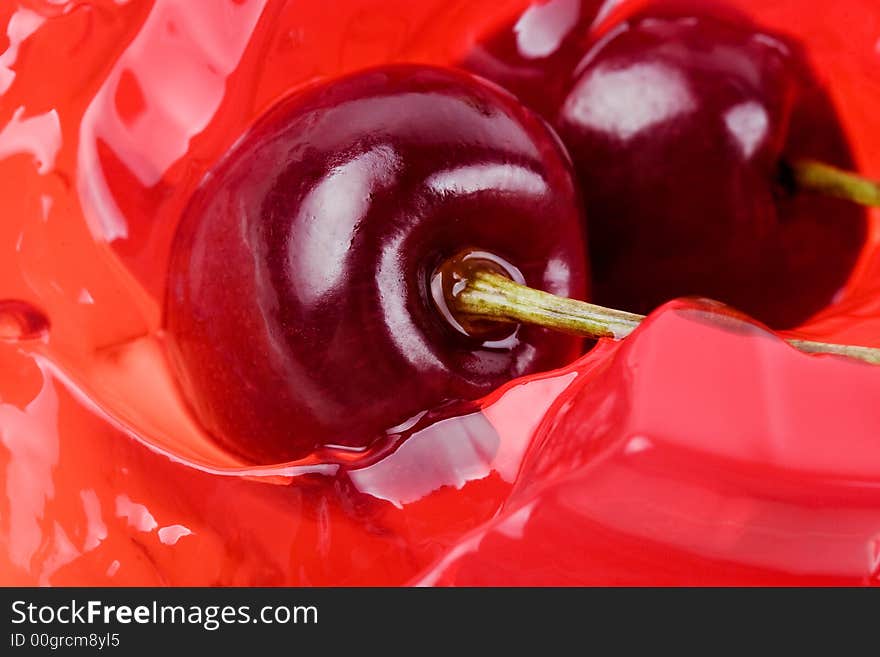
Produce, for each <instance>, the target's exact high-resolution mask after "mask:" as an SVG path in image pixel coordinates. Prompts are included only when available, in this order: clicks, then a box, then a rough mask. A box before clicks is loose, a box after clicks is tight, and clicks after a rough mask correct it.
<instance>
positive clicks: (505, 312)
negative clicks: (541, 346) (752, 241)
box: [446, 263, 880, 365]
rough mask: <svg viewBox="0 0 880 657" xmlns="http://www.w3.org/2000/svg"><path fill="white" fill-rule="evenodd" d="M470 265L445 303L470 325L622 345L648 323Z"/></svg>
mask: <svg viewBox="0 0 880 657" xmlns="http://www.w3.org/2000/svg"><path fill="white" fill-rule="evenodd" d="M474 264H475V263H472V264H471V265H470V266H468V267H455V264H454V263H448V264H447V265H446V266H447V267H449V268H450V269H455V276H456V281H457V285H456V289H455V293H454V294H453V295H451V298H448V299H447V303H448V304H449V305H450V306H451V310H452V311H453V313H454V314H455V315H456V316H458V317H460V318H462V319H465V321H464V322H462V324H466V323H467V321H468V320H478V321H492V322H503V323H525V324H533V325H537V326H542V327H544V328H548V329H554V330H557V331H562V332H565V333H570V334H573V335H579V336H582V337H585V338H593V339H598V338H613V339H615V340H621V339H623V338H625V337H627V336H628V335H629V334H630V333H632V332H633V331H634V330H635V329H636V328H637V327H638V326H639V324H640V323H641V322H642V320H644V319H645V317H644V315H636V314H633V313H627V312H623V311H621V310H613V309H611V308H604V307H602V306H597V305H595V304H592V303H587V302H585V301H577V300H575V299H566V298H564V297H559V296H556V295H554V294H550V293H548V292H543V291H541V290H536V289H534V288H531V287H527V286H525V285H520V284H519V283H516V282H514V281H512V280H511V279H510V278H508V277H506V276H504V275H501V274H498V273H497V272H496V271H493V270H492V269H489V268H480V267H479V266H474ZM787 342H788V343H789V344H790V345H791V346H793V347H794V348H796V349H799V350H800V351H803V352H806V353H810V354H835V355H838V356H847V357H849V358H855V359H858V360H862V361H865V362H867V363H872V364H874V365H880V349H873V348H871V347H859V346H852V345H840V344H829V343H825V342H812V341H809V340H787Z"/></svg>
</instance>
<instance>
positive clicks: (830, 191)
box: [788, 159, 880, 207]
mask: <svg viewBox="0 0 880 657" xmlns="http://www.w3.org/2000/svg"><path fill="white" fill-rule="evenodd" d="M788 166H789V168H790V173H791V176H792V182H793V183H794V185H795V188H796V189H802V190H806V191H811V192H816V193H818V194H824V195H825V196H833V197H835V198H840V199H843V200H845V201H851V202H853V203H858V204H860V205H866V206H869V207H880V182H877V181H875V180H870V179H868V178H865V177H864V176H860V175H858V174H855V173H853V172H852V171H846V170H845V169H839V168H837V167H835V166H832V165H830V164H825V163H824V162H817V161H816V160H808V159H803V160H794V161H793V162H790V163H789V165H788Z"/></svg>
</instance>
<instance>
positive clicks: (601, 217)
mask: <svg viewBox="0 0 880 657" xmlns="http://www.w3.org/2000/svg"><path fill="white" fill-rule="evenodd" d="M553 123H554V125H555V126H556V127H557V129H558V131H559V134H560V136H561V137H562V139H563V141H564V143H565V144H566V146H567V147H568V149H569V152H570V153H571V156H572V158H573V160H574V162H575V166H576V169H577V172H578V177H579V181H580V184H581V188H582V190H583V193H584V198H585V205H586V208H587V211H588V219H589V228H590V249H591V256H592V264H593V276H594V279H593V280H594V285H595V292H594V297H595V300H596V301H597V302H598V303H600V304H604V305H611V306H614V307H618V308H623V309H626V310H630V311H633V312H643V313H644V312H648V311H650V310H652V309H653V308H655V307H656V306H658V305H659V304H661V303H663V302H665V301H667V300H669V299H671V298H674V297H678V296H685V295H701V296H707V297H712V298H715V299H719V300H721V301H724V302H726V303H728V304H730V305H733V306H735V307H737V308H740V309H741V310H744V311H746V312H748V313H749V314H751V315H753V316H755V317H756V318H758V319H760V320H762V321H764V322H766V323H768V324H770V325H771V326H774V327H778V328H783V327H790V326H794V325H797V324H798V323H800V322H802V321H803V320H805V319H806V318H807V317H809V316H810V315H811V314H813V313H815V312H817V311H818V310H820V309H821V308H822V307H824V306H825V305H827V304H828V303H829V302H831V301H832V299H833V298H834V296H835V294H836V293H837V292H838V290H839V289H840V288H841V287H842V286H843V285H844V283H845V281H846V280H847V277H848V276H849V274H850V272H851V269H852V267H853V265H854V262H855V260H856V258H857V256H858V253H859V251H860V248H861V246H862V243H863V239H864V236H865V222H864V217H865V214H864V211H863V210H861V209H859V208H857V207H855V206H853V205H850V204H848V203H847V202H845V201H839V200H832V199H828V198H822V197H819V196H816V195H810V194H806V193H794V194H792V193H789V191H790V190H786V188H785V184H784V182H785V180H784V178H785V176H784V175H781V174H780V172H781V171H783V172H784V162H785V161H786V160H791V159H792V158H798V157H811V158H815V159H819V160H823V161H825V162H828V163H831V164H835V165H838V166H841V167H844V168H852V164H853V163H852V159H851V157H850V154H849V150H848V148H847V145H846V140H845V138H844V135H843V134H842V131H841V128H840V126H839V123H838V121H837V119H836V116H835V113H834V109H833V107H832V104H831V103H830V101H829V100H828V97H827V95H826V94H825V93H824V92H823V91H822V89H821V88H820V86H819V85H818V84H817V83H816V81H815V79H814V78H813V76H812V75H811V73H810V71H809V68H808V66H807V65H806V64H805V58H804V56H803V54H802V53H801V52H800V51H799V50H798V48H797V47H796V46H795V45H793V44H791V43H788V42H786V41H784V40H782V39H780V38H778V37H776V36H773V35H771V34H766V33H763V32H760V31H757V30H755V29H754V28H752V27H750V26H747V25H745V24H733V23H730V22H727V21H722V20H717V19H714V18H710V17H700V18H697V17H689V16H688V17H662V18H661V17H653V18H652V17H643V18H640V19H637V20H633V21H631V22H628V23H625V24H622V25H619V26H617V27H616V28H614V29H613V30H612V32H611V33H610V34H609V35H607V36H606V37H605V38H604V39H603V40H602V41H600V42H599V43H598V44H597V45H596V47H595V48H594V49H593V50H592V51H591V52H589V53H588V54H587V55H586V56H585V58H584V59H583V61H582V62H581V64H580V65H579V67H578V69H577V70H576V71H575V74H574V75H573V78H572V81H571V82H570V86H569V92H568V94H567V96H566V97H565V99H564V100H563V101H562V103H561V106H560V107H559V109H558V112H557V114H556V116H555V117H553Z"/></svg>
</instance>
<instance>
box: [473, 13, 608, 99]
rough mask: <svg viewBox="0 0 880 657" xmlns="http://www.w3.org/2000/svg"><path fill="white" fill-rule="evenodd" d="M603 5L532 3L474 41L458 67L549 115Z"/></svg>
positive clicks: (565, 84) (565, 89)
mask: <svg viewBox="0 0 880 657" xmlns="http://www.w3.org/2000/svg"><path fill="white" fill-rule="evenodd" d="M603 3H604V0H549V2H535V3H533V4H531V5H529V7H528V8H526V10H525V11H524V12H523V13H522V14H520V15H519V16H517V18H516V20H514V21H513V22H512V23H511V24H509V25H507V26H505V27H504V28H503V29H501V30H499V31H498V32H497V33H494V34H492V35H491V36H489V37H488V38H487V39H485V40H482V41H480V42H479V43H477V44H476V45H475V46H474V48H473V50H472V51H471V52H470V53H468V55H467V57H466V58H465V59H464V61H463V62H462V65H463V66H464V67H465V68H466V69H468V70H469V71H473V72H474V73H476V74H478V75H480V76H482V77H484V78H486V79H489V80H492V81H493V82H495V83H497V84H500V85H501V86H502V87H504V88H505V89H507V90H508V91H510V92H511V93H513V94H514V95H515V96H516V97H517V98H519V99H520V100H521V101H522V102H523V103H525V104H526V105H527V106H529V107H530V108H532V109H533V110H535V111H537V112H538V113H540V114H543V115H545V116H548V117H552V116H553V115H555V113H556V111H557V109H558V107H559V105H560V103H561V101H562V99H563V98H565V95H566V93H567V91H568V85H569V83H570V81H571V75H572V71H574V70H575V68H576V67H577V64H578V62H579V61H580V60H581V59H582V58H583V56H584V53H585V52H586V50H587V48H588V47H589V45H590V27H591V25H592V24H593V22H594V21H596V20H597V16H598V14H599V11H600V9H601V8H602V6H603Z"/></svg>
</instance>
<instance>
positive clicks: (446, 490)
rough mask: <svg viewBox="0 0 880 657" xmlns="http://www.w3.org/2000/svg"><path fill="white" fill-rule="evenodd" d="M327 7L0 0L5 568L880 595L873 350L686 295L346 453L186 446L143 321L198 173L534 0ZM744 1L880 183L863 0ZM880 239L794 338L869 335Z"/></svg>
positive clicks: (242, 581)
mask: <svg viewBox="0 0 880 657" xmlns="http://www.w3.org/2000/svg"><path fill="white" fill-rule="evenodd" d="M556 1H557V2H560V1H562V0H556ZM325 4H326V3H324V4H322V3H318V2H295V3H279V2H265V1H259V2H254V1H238V2H232V1H229V2H222V3H221V4H220V5H218V3H217V2H215V1H214V0H210V1H209V0H204V1H200V2H186V3H183V2H176V1H172V0H156V1H155V2H148V1H143V2H141V1H138V0H132V1H130V2H123V3H120V2H114V1H110V0H106V1H104V2H98V1H94V2H75V1H74V2H68V3H67V4H61V3H57V2H49V1H40V0H29V1H27V2H20V3H19V2H9V3H5V4H4V5H3V6H2V8H0V26H5V29H0V199H2V204H3V221H2V222H0V327H2V329H0V473H2V474H0V482H2V484H3V488H2V493H0V583H2V584H9V585H11V584H56V585H60V584H143V585H149V584H173V585H182V584H223V585H250V584H264V585H274V584H404V583H426V584H433V583H439V584H484V583H493V584H584V583H602V584H611V583H626V584H709V583H711V584H724V583H739V584H753V583H762V584H832V583H836V584H877V583H880V438H878V437H880V406H878V404H877V399H878V396H880V369H877V368H874V367H871V366H868V365H864V364H861V363H857V362H851V361H846V360H842V359H839V358H836V357H821V356H816V357H814V356H807V355H803V354H800V353H799V352H796V351H794V350H793V349H791V348H790V347H788V346H787V345H786V344H785V343H784V342H782V341H781V340H779V339H778V338H776V337H774V336H772V335H771V334H769V333H767V332H765V331H763V330H762V329H760V328H758V327H755V326H753V325H751V324H749V323H746V322H740V321H734V320H729V319H723V318H721V317H719V316H717V315H715V314H713V313H711V312H707V310H706V309H705V308H704V307H702V306H700V305H699V304H695V303H690V304H686V303H676V304H672V305H670V306H667V307H665V308H664V309H662V310H660V311H659V312H658V313H656V314H655V315H653V316H652V319H651V320H650V322H649V323H648V325H647V326H645V327H643V328H642V329H640V330H639V331H638V332H637V333H636V334H635V335H634V336H633V337H631V338H629V339H627V341H626V342H625V343H622V344H620V345H617V344H613V343H602V344H600V345H599V346H598V347H597V348H596V349H594V350H593V351H592V352H591V353H590V354H588V355H587V356H585V357H584V358H583V359H582V360H581V361H579V362H577V363H575V364H573V365H572V366H571V367H570V368H569V369H566V370H563V371H558V372H553V373H549V374H547V375H545V376H539V377H535V378H533V379H531V380H523V381H516V382H513V383H511V384H510V385H508V386H506V387H505V388H504V389H502V390H499V391H497V392H496V393H494V394H493V395H491V396H490V397H489V398H488V399H486V400H484V401H483V402H481V403H478V404H475V405H473V406H472V407H467V408H457V409H441V410H440V411H436V412H434V413H432V414H430V415H429V416H425V417H422V418H417V419H416V420H415V424H414V426H412V427H409V428H404V429H401V432H402V433H404V434H405V435H400V436H392V437H391V439H390V440H389V444H388V445H385V446H383V447H382V449H381V450H379V451H377V452H376V453H373V454H367V455H365V456H364V455H358V458H357V459H355V458H354V456H352V455H350V454H347V453H345V452H338V453H333V452H327V453H320V454H314V455H312V456H310V457H308V458H306V459H304V460H302V461H299V462H296V463H292V464H279V465H277V466H272V467H266V468H260V469H253V468H246V467H244V466H243V464H241V463H240V462H238V461H237V460H236V459H235V458H233V457H231V456H230V455H228V454H226V453H225V452H224V451H222V450H221V449H219V448H218V447H217V446H216V445H215V444H214V443H213V442H211V441H210V440H208V439H207V438H206V437H205V436H204V435H203V433H202V432H201V430H200V429H199V427H198V426H197V425H196V424H195V423H194V422H193V421H192V419H191V418H190V417H189V415H188V414H187V412H186V410H185V408H184V406H183V405H182V403H181V401H180V399H179V396H178V394H177V391H176V388H175V387H174V383H173V381H172V379H171V377H170V376H169V374H168V373H167V368H166V366H165V363H164V359H163V356H162V350H161V347H160V336H157V335H156V331H157V327H158V326H159V313H160V308H159V299H160V298H161V292H162V289H163V286H164V274H165V266H166V259H167V253H168V248H169V244H170V239H171V236H172V234H173V231H174V229H175V226H176V221H177V218H178V216H179V213H180V210H181V208H182V207H183V205H184V203H185V202H186V200H187V198H188V197H189V195H190V194H191V192H192V190H193V188H194V186H195V185H196V184H197V182H198V180H199V179H200V177H201V176H202V175H203V174H204V172H205V171H206V170H207V169H208V168H209V167H210V166H211V164H212V163H213V162H214V161H216V159H217V158H218V157H220V155H222V153H223V152H224V151H225V150H226V149H227V148H228V146H229V145H230V144H231V143H233V142H234V141H235V139H236V138H237V136H238V135H240V134H241V132H242V131H243V130H244V129H245V128H246V127H247V126H248V125H249V124H250V123H251V122H252V121H253V120H254V119H255V117H256V116H258V115H259V114H260V113H261V112H262V111H263V110H264V109H266V108H267V107H268V106H269V105H271V104H272V102H273V101H274V100H276V99H277V98H278V97H280V96H282V95H284V94H286V93H288V92H289V91H290V90H291V89H293V88H297V87H299V86H301V85H303V84H307V83H309V82H310V81H313V80H316V79H320V78H324V77H327V76H332V75H336V74H338V73H341V72H344V71H350V70H354V69H357V68H361V67H364V66H367V65H371V64H376V63H380V62H386V61H426V62H432V63H448V62H454V61H457V60H459V59H460V58H461V57H463V56H464V55H465V53H467V52H468V51H469V50H470V48H471V46H472V44H473V42H474V41H475V40H476V39H477V38H479V36H480V35H484V34H490V33H492V32H493V30H494V29H495V28H496V27H497V26H498V25H501V24H504V23H506V22H508V21H510V20H511V19H512V18H513V17H514V16H515V15H516V14H517V13H518V12H519V11H521V10H522V8H523V7H524V6H525V5H526V4H528V3H527V2H525V1H523V0H516V1H514V0H511V1H509V2H494V3H491V8H490V6H489V4H490V3H474V2H470V1H467V0H460V1H453V2H449V1H448V0H446V1H444V2H439V1H436V0H423V1H421V2H412V0H406V1H404V0H400V1H397V0H385V1H383V2H375V1H367V0H359V1H358V0H344V1H342V0H341V1H340V2H337V3H335V4H334V11H333V12H327V11H326V6H325ZM643 4H645V3H642V2H620V3H617V2H609V3H607V4H606V7H605V10H604V11H602V12H600V16H602V17H603V20H605V21H607V23H606V24H608V23H610V22H612V21H614V20H616V19H618V18H620V17H621V16H624V15H626V14H627V13H628V12H630V11H632V10H634V9H636V8H638V7H639V6H641V5H643ZM733 4H734V5H736V6H738V7H741V8H742V9H744V10H745V11H746V12H748V13H750V14H752V15H754V16H755V17H756V19H757V20H758V21H759V22H761V23H763V24H765V25H767V27H768V28H770V29H778V30H781V31H783V32H788V33H791V34H792V35H793V36H795V37H797V38H801V39H803V40H804V41H805V42H806V43H807V46H808V50H809V52H810V53H811V56H812V58H813V62H814V65H815V68H816V70H817V72H818V73H819V74H820V75H821V76H822V77H823V78H824V79H825V80H828V81H833V84H830V85H829V88H830V92H831V94H832V96H833V98H834V100H835V102H836V103H837V105H838V108H839V111H840V114H841V116H842V118H843V121H844V124H845V127H846V129H847V131H848V133H849V134H850V137H851V141H852V144H853V150H854V153H855V155H856V159H857V161H858V163H859V165H860V169H861V170H862V171H863V172H865V173H867V174H869V175H873V176H875V177H880V114H878V113H877V112H876V107H877V106H878V103H880V83H878V82H877V81H876V80H877V78H876V70H877V66H878V65H880V48H878V43H880V8H878V6H877V4H876V2H874V0H838V1H837V2H835V3H831V4H828V3H825V2H819V1H818V0H816V1H815V2H813V1H812V0H810V1H809V2H805V0H777V1H776V2H773V3H766V2H761V1H760V0H738V1H737V2H734V3H733ZM218 6H219V7H220V8H219V9H218ZM609 8H610V9H609ZM599 29H600V30H601V29H603V28H602V27H601V26H599ZM4 34H5V36H4ZM878 230H880V229H878V223H877V216H874V217H872V233H871V242H870V244H869V245H868V247H867V248H866V250H865V253H864V256H863V258H862V260H861V262H860V264H859V267H858V269H857V271H856V272H855V273H854V275H853V278H852V280H851V281H850V283H849V284H848V286H847V287H846V289H845V290H843V291H842V292H841V294H840V298H839V301H838V302H837V303H836V304H835V305H834V306H832V307H830V308H828V309H827V310H826V311H824V312H823V313H822V314H821V315H820V316H818V317H815V318H814V319H813V320H811V321H810V322H809V323H808V324H806V325H804V326H803V327H801V328H800V329H799V331H798V333H799V334H802V335H803V336H805V337H811V338H815V339H824V340H829V341H841V342H850V343H858V344H866V345H874V346H880V283H878V281H880V253H878V249H877V242H878V239H880V232H878ZM443 418H445V419H443Z"/></svg>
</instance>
